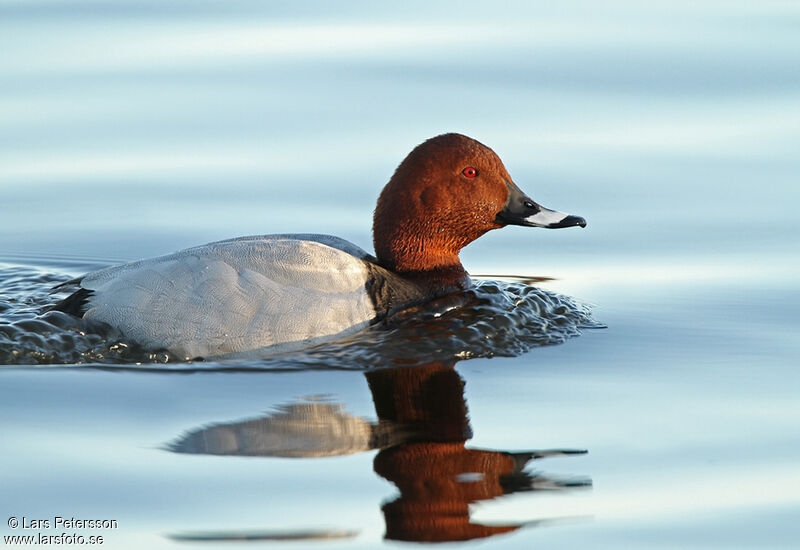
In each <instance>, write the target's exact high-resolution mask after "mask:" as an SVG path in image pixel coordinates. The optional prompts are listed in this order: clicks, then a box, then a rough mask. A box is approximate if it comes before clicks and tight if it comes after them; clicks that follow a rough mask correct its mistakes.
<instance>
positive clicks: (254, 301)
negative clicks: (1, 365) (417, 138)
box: [51, 133, 586, 360]
mask: <svg viewBox="0 0 800 550" xmlns="http://www.w3.org/2000/svg"><path fill="white" fill-rule="evenodd" d="M507 225H518V226H526V227H543V228H550V229H553V228H565V227H575V226H580V227H586V220H584V218H582V217H579V216H574V215H570V214H566V213H563V212H557V211H555V210H550V209H548V208H545V207H543V206H541V205H539V204H538V203H536V202H535V201H534V200H533V199H531V198H530V197H529V196H528V195H526V194H525V193H524V192H523V191H522V190H520V188H519V187H517V185H516V184H515V183H514V182H513V180H512V178H511V176H510V175H509V173H508V171H507V170H506V168H505V166H504V165H503V162H502V161H501V160H500V157H499V156H498V155H497V154H496V153H495V152H494V151H493V150H492V149H490V148H489V147H487V146H486V145H484V144H482V143H480V142H479V141H477V140H475V139H472V138H470V137H467V136H465V135H462V134H457V133H448V134H442V135H439V136H436V137H433V138H430V139H428V140H427V141H424V142H423V143H421V144H420V145H418V146H416V147H415V148H414V149H413V150H412V151H411V152H410V153H409V154H408V156H406V157H405V159H404V160H403V161H402V162H401V163H400V164H399V165H398V167H397V169H396V170H395V172H394V174H393V175H392V177H391V178H390V180H389V182H388V183H387V184H386V185H385V187H384V188H383V190H382V191H381V193H380V195H379V197H378V201H377V205H376V207H375V210H374V216H373V226H372V234H373V245H374V249H375V254H374V255H372V254H369V253H368V252H366V251H364V250H363V249H362V248H360V247H358V246H356V245H355V244H353V243H351V242H348V241H346V240H344V239H342V238H339V237H335V236H331V235H320V234H275V235H255V236H246V237H238V238H233V239H228V240H222V241H217V242H212V243H209V244H204V245H202V246H195V247H192V248H187V249H185V250H181V251H178V252H174V253H172V254H167V255H164V256H159V257H155V258H148V259H143V260H139V261H135V262H131V263H126V264H122V265H116V266H111V267H107V268H105V269H100V270H98V271H94V272H91V273H87V274H85V275H83V276H81V277H78V278H75V279H72V280H70V281H67V282H65V283H62V284H61V285H58V287H56V288H55V289H54V290H55V291H58V292H65V291H66V292H71V293H70V294H69V295H68V296H67V297H66V298H64V299H62V300H61V301H59V302H58V303H56V304H55V305H54V306H52V308H51V309H54V310H57V311H62V312H64V313H67V314H70V315H73V316H75V317H80V318H84V319H86V320H89V321H93V322H100V323H105V324H107V325H110V326H111V327H113V328H115V329H117V330H118V331H119V332H120V333H121V334H122V335H123V336H124V337H125V338H126V339H128V340H131V341H133V342H135V343H137V344H138V345H140V346H142V347H143V348H144V349H146V350H153V351H156V350H161V351H167V352H169V353H170V354H172V355H173V356H175V357H178V358H182V359H186V360H191V359H200V358H203V359H205V358H236V357H252V356H263V355H271V354H276V353H285V352H290V351H296V350H301V349H306V348H308V347H312V346H314V345H317V344H320V343H323V342H328V341H332V340H335V339H338V338H342V337H345V336H348V335H352V334H354V333H356V332H359V331H361V330H364V329H366V328H367V327H370V326H371V325H374V324H376V323H378V322H380V321H382V320H384V319H386V318H388V317H391V316H392V315H395V314H397V313H398V312H401V311H404V310H407V309H408V308H411V307H415V306H418V305H420V304H424V303H426V302H429V301H432V300H436V299H439V298H443V297H446V296H447V295H449V294H452V293H455V292H458V291H461V290H465V289H468V288H469V287H470V286H471V284H472V283H471V280H470V277H469V274H468V273H467V271H466V270H465V269H464V267H463V265H462V264H461V261H460V259H459V252H460V251H461V249H462V248H464V247H465V246H466V245H468V244H469V243H471V242H472V241H474V240H475V239H477V238H479V237H480V236H482V235H483V234H485V233H487V232H488V231H491V230H493V229H499V228H502V227H505V226H507Z"/></svg>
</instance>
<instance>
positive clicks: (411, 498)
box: [367, 364, 519, 542]
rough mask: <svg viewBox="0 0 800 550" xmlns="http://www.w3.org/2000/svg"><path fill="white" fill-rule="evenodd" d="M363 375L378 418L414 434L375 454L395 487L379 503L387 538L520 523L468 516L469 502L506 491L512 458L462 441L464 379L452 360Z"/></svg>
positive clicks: (485, 532)
mask: <svg viewBox="0 0 800 550" xmlns="http://www.w3.org/2000/svg"><path fill="white" fill-rule="evenodd" d="M367 379H368V381H369V386H370V389H371V390H372V395H373V399H374V400H375V409H376V410H377V412H378V416H379V417H380V419H381V420H384V421H391V422H392V423H396V424H397V425H399V426H401V427H402V428H408V430H409V433H410V434H412V436H411V437H410V438H409V439H408V440H410V442H408V443H403V444H400V445H397V446H395V447H391V448H389V449H385V450H383V451H381V452H380V453H378V455H377V456H376V457H375V464H374V466H375V472H376V473H378V474H379V475H381V476H383V477H385V478H386V479H388V480H389V481H391V482H393V483H394V484H395V485H397V488H398V489H399V490H400V497H399V498H397V499H396V500H394V501H392V502H389V503H387V504H385V505H384V506H383V514H384V517H385V519H386V538H388V539H394V540H407V541H427V542H444V541H456V540H469V539H473V538H480V537H488V536H491V535H495V534H499V533H507V532H509V531H513V530H515V529H518V528H519V525H503V526H501V525H498V526H487V525H479V524H473V523H470V521H469V520H470V518H469V504H470V503H472V502H475V501H479V500H485V499H490V498H494V497H497V496H500V495H502V494H503V493H504V491H503V488H502V487H501V485H500V477H501V476H504V475H508V474H510V473H511V472H512V471H513V469H514V461H513V459H512V458H511V456H509V455H508V454H507V453H502V452H496V451H481V450H474V449H466V448H465V447H464V443H465V441H466V440H467V439H468V438H469V437H470V436H471V432H470V428H469V421H468V419H467V407H466V404H465V402H464V393H463V390H464V382H463V380H462V379H461V377H460V376H459V375H458V373H456V371H455V370H453V368H452V365H441V364H431V365H425V366H422V367H405V368H403V367H401V368H397V369H386V370H377V371H373V372H370V373H368V374H367ZM465 474H466V475H465Z"/></svg>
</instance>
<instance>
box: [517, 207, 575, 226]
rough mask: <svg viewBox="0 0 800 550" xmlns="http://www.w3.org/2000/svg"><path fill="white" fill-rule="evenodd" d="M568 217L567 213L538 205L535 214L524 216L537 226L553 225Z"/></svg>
mask: <svg viewBox="0 0 800 550" xmlns="http://www.w3.org/2000/svg"><path fill="white" fill-rule="evenodd" d="M568 217H569V214H565V213H564V212H557V211H555V210H550V209H548V208H545V207H543V206H541V205H540V206H539V211H538V212H537V213H536V214H534V215H532V216H528V217H527V218H525V221H526V222H528V223H530V224H531V225H535V226H538V227H555V226H558V225H559V224H560V223H561V222H563V221H564V220H566V219H567V218H568Z"/></svg>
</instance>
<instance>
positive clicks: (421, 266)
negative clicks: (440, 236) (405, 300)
mask: <svg viewBox="0 0 800 550" xmlns="http://www.w3.org/2000/svg"><path fill="white" fill-rule="evenodd" d="M395 242H397V241H395ZM401 242H402V243H403V244H394V245H393V243H388V244H387V245H386V246H382V245H381V244H382V243H379V242H378V241H377V240H376V242H375V252H376V253H377V257H378V262H379V263H380V265H382V266H383V267H385V268H387V269H390V270H392V271H394V272H395V273H397V274H398V275H400V276H401V277H403V278H405V279H408V280H410V281H412V282H413V283H414V284H416V285H418V286H420V287H423V288H424V289H426V290H427V291H428V292H430V293H431V294H433V295H435V296H444V295H446V294H450V293H452V292H457V291H459V290H464V289H466V288H468V287H469V286H470V279H469V274H467V271H466V270H465V269H464V266H462V265H461V260H459V258H458V250H459V249H455V250H454V249H453V248H454V247H452V246H447V244H448V243H436V242H422V241H420V242H413V241H409V240H407V239H405V240H403V241H401Z"/></svg>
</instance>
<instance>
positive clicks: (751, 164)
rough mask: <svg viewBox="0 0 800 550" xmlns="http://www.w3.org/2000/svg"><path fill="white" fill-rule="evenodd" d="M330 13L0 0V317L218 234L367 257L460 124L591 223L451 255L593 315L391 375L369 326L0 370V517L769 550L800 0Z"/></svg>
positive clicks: (513, 232) (164, 537)
mask: <svg viewBox="0 0 800 550" xmlns="http://www.w3.org/2000/svg"><path fill="white" fill-rule="evenodd" d="M340 4H341V3H336V4H331V3H324V2H320V3H313V2H312V3H306V4H304V5H303V6H302V7H287V6H279V5H277V4H274V5H273V4H271V3H266V2H255V1H254V2H247V1H234V2H226V3H218V2H210V1H209V2H204V1H199V2H198V1H193V2H189V1H176V2H171V3H169V5H164V3H162V2H147V1H140V2H132V1H126V0H121V1H117V2H114V3H103V2H99V1H98V2H95V1H85V2H77V1H67V2H50V1H45V0H41V1H38V0H26V1H22V0H20V1H13V0H0V51H2V52H3V55H0V264H2V265H0V276H2V280H0V289H2V295H0V306H1V307H2V311H0V314H2V315H4V317H3V319H4V320H6V321H13V320H14V319H11V318H10V316H12V315H17V316H19V317H26V316H27V317H30V316H31V314H32V311H33V310H34V309H35V308H36V307H37V306H38V304H39V303H40V302H41V300H47V298H46V295H45V293H46V291H47V290H48V289H49V287H50V286H51V285H52V284H53V283H54V282H56V281H60V280H64V279H65V278H67V277H70V276H75V275H79V274H81V273H83V272H85V271H87V270H91V269H96V268H98V267H102V266H106V265H111V264H114V263H118V262H121V261H126V260H133V259H137V258H140V257H145V256H152V255H157V254H162V253H167V252H171V251H173V250H176V249H178V248H182V247H187V246H192V245H196V244H201V243H204V242H208V241H211V240H218V239H223V238H227V237H231V236H237V235H246V234H259V233H281V232H322V233H331V234H336V235H339V236H342V237H344V238H347V239H349V240H352V241H353V242H355V243H356V244H358V245H360V246H362V247H364V248H370V242H371V239H370V234H369V230H370V226H371V213H372V208H373V206H374V201H375V199H376V197H377V194H378V192H379V191H380V189H381V187H382V186H383V184H384V183H385V182H386V181H387V180H388V178H389V176H390V175H391V173H392V170H393V169H394V167H395V166H396V165H397V163H398V162H399V161H400V160H401V159H402V158H403V156H404V155H405V154H406V153H407V152H408V151H409V150H410V149H411V148H412V147H413V146H414V145H416V144H417V143H419V142H421V141H423V140H424V139H426V138H428V137H431V136H433V135H436V134H439V133H442V132H446V131H458V132H462V133H465V134H467V135H470V136H472V137H475V138H477V139H479V140H481V141H483V142H484V143H486V144H488V145H489V146H491V147H493V148H494V149H495V150H496V151H497V152H498V153H499V154H500V156H501V157H502V158H503V159H504V161H505V164H506V166H507V167H508V169H509V171H510V173H511V174H512V175H513V176H514V178H515V181H516V182H517V184H518V185H519V186H520V187H521V188H522V189H523V190H525V191H526V192H528V193H529V194H531V196H533V197H534V198H535V199H536V200H538V201H540V202H541V203H543V204H545V205H547V206H550V207H553V208H556V209H559V210H563V211H568V212H571V213H574V214H578V215H582V216H584V217H586V219H587V220H588V222H589V225H588V227H587V228H586V229H585V230H577V229H567V230H559V231H544V230H534V229H527V228H519V227H516V228H506V229H503V230H501V231H495V232H493V233H491V234H489V235H486V236H485V237H483V238H481V239H480V240H479V241H478V242H476V243H474V244H472V245H470V246H469V247H468V248H467V249H466V250H465V251H464V252H463V254H462V260H463V262H464V265H465V266H466V267H467V269H468V270H469V271H470V272H471V273H473V274H478V275H487V276H489V277H487V279H488V280H497V279H498V277H497V276H498V275H514V276H518V277H523V278H526V277H527V278H538V277H541V278H552V279H553V280H549V281H544V282H537V283H535V284H536V286H537V287H538V288H540V289H542V290H541V291H542V292H545V291H546V292H554V293H559V294H560V295H562V296H568V297H571V298H570V299H572V300H575V302H570V303H574V304H591V305H593V306H594V309H593V316H594V318H595V319H596V320H598V321H600V322H602V323H604V324H605V325H607V327H608V328H606V329H602V330H587V329H581V332H582V334H581V335H580V336H578V337H572V338H568V339H566V341H563V343H560V344H557V345H546V346H541V347H536V346H534V347H531V346H528V345H526V346H523V347H520V348H519V349H516V348H514V347H513V344H514V343H513V342H506V343H503V344H502V346H501V348H502V349H501V350H500V351H501V353H497V354H495V355H497V356H495V357H491V358H488V357H475V358H467V357H470V356H471V355H481V354H480V353H479V354H469V353H466V354H463V355H461V356H459V357H453V354H450V355H448V354H445V355H442V354H440V353H438V352H436V353H435V352H434V351H431V352H430V355H429V356H428V353H429V352H428V351H427V350H428V349H429V348H426V347H425V345H426V344H430V342H431V341H433V342H436V340H435V339H433V340H431V339H426V340H425V342H422V343H420V344H419V345H418V346H414V345H413V344H411V343H410V344H408V346H407V347H408V355H409V357H411V358H412V359H413V361H412V362H414V363H415V364H416V366H414V367H405V368H397V367H396V364H397V360H398V355H397V349H396V348H397V347H398V346H395V347H394V348H393V349H392V351H391V352H387V351H385V350H383V348H382V347H381V346H379V345H378V346H372V345H371V344H370V342H372V343H374V341H372V340H371V339H370V338H371V337H367V339H366V340H360V341H358V342H356V343H355V344H352V343H351V344H350V345H351V347H350V348H348V351H347V353H349V354H350V355H347V353H345V354H341V353H340V354H338V355H337V354H336V353H335V352H331V351H330V350H328V351H329V353H317V354H316V355H315V353H316V352H314V353H308V354H304V355H303V356H302V357H301V358H299V359H298V357H287V358H285V359H284V360H282V359H281V358H277V359H274V360H271V362H270V363H269V365H266V366H265V365H264V364H263V363H259V362H246V361H240V362H228V363H203V364H202V365H201V366H198V365H175V364H170V363H168V364H167V366H166V367H164V366H158V365H150V366H148V367H146V368H144V367H137V366H136V365H131V364H128V365H126V366H124V368H122V367H121V366H120V365H119V364H118V361H111V360H110V359H108V360H107V361H106V362H99V363H97V362H95V363H91V364H89V365H86V364H82V365H69V364H67V365H59V366H55V365H51V366H48V365H38V366H36V365H20V364H14V363H19V362H20V361H14V360H9V361H8V363H10V364H9V365H7V366H4V367H2V368H0V430H2V432H1V433H2V436H1V437H0V457H2V458H0V493H1V494H2V498H0V502H2V504H0V520H2V521H0V532H2V535H4V536H5V535H11V534H36V533H37V532H42V534H44V535H59V534H60V533H61V532H67V533H68V534H71V533H77V534H79V535H82V536H85V537H87V538H88V537H89V536H91V535H102V536H103V537H104V539H105V544H104V547H107V548H192V547H200V548H206V547H213V548H224V547H232V548H242V547H255V546H258V547H270V548H281V547H287V548H301V547H318V548H336V547H338V548H353V547H362V548H370V547H378V546H382V545H391V544H396V543H393V542H392V541H394V540H453V541H455V540H462V541H463V540H471V542H462V543H461V545H462V546H472V545H477V544H478V543H480V544H481V545H482V547H487V548H488V547H492V548H493V547H498V548H530V547H536V548H575V547H579V546H582V547H587V548H796V547H797V541H798V540H800V527H798V522H797V518H798V515H799V514H800V467H798V459H799V458H800V430H798V425H800V373H798V370H797V364H798V357H800V339H798V336H797V335H798V324H799V323H798V317H797V312H798V308H800V287H798V284H797V276H796V273H797V270H798V268H800V260H799V258H800V247H799V246H798V245H799V244H800V239H798V235H800V222H799V221H798V216H797V205H798V202H799V200H800V156H798V153H797V151H798V150H800V71H798V67H800V7H798V5H797V4H796V3H794V2H759V3H739V4H731V3H730V2H714V1H710V0H708V1H701V2H692V3H688V2H685V3H684V2H649V3H647V5H646V6H645V5H644V4H641V3H635V2H625V1H620V2H609V3H604V6H603V7H602V8H601V7H599V6H598V5H597V4H596V3H590V2H585V3H584V2H559V3H555V4H554V3H529V2H519V3H506V4H504V5H503V7H502V8H492V9H491V10H489V8H488V7H487V5H486V4H485V3H477V2H466V3H465V2H459V3H458V4H454V3H441V4H436V5H434V6H431V5H429V3H422V2H420V3H410V4H405V5H404V7H403V8H397V9H394V8H381V7H377V8H376V7H375V6H374V5H373V4H372V3H362V2H351V3H347V5H345V6H342V5H340ZM503 280H505V281H510V280H511V279H503ZM517 281H518V280H517ZM489 284H492V283H489ZM504 284H512V283H504ZM513 284H521V283H518V282H517V283H513ZM514 288H517V287H514ZM520 292H522V291H521V290H520ZM529 292H538V291H529ZM576 307H578V306H577V305H576ZM17 320H18V318H17ZM576 323H578V321H576ZM578 324H579V323H578ZM576 326H577V325H576ZM573 328H574V327H573ZM36 330H37V329H36V328H35V327H34V328H31V331H32V332H36ZM440 332H441V331H440ZM444 332H445V333H446V331H444ZM569 332H570V334H571V329H570V331H569ZM3 334H5V333H3ZM0 336H2V334H0ZM402 336H403V335H402V334H401V335H400V336H398V338H402ZM445 336H447V335H446V334H445ZM388 340H389V343H391V342H392V341H394V340H392V339H388ZM557 340H558V341H562V340H563V339H557ZM12 341H13V338H12ZM399 341H402V340H399ZM448 341H450V340H444V341H443V342H448ZM17 342H21V340H17ZM51 343H52V341H51ZM537 343H546V342H532V343H531V345H533V344H537ZM0 344H2V342H0ZM73 344H74V345H75V346H77V345H78V344H80V342H77V343H76V342H73ZM59 345H62V347H64V349H70V348H69V342H67V343H66V344H65V343H64V342H61V344H59ZM353 345H355V346H356V347H355V348H353V347H352V346H353ZM443 345H444V344H443ZM473 345H474V342H472V343H471V344H470V343H469V342H468V343H467V344H465V347H466V348H469V347H470V346H473ZM498 345H500V344H498ZM358 346H362V347H358ZM354 349H355V351H353V350H354ZM436 349H437V350H440V349H441V346H438V347H436ZM503 350H505V351H506V353H502V351H503ZM525 350H527V351H525ZM334 351H335V350H334ZM466 351H469V349H466ZM120 353H122V352H120ZM483 355H487V354H483ZM501 355H506V356H501ZM104 357H106V356H104ZM351 359H352V361H351V362H348V361H350V360H351ZM399 359H402V357H400V358H399ZM426 359H429V361H427V360H426ZM76 360H78V359H76ZM81 360H82V359H81ZM345 363H346V364H345ZM393 366H394V367H395V368H390V367H393ZM265 367H268V368H265ZM553 450H555V451H570V452H564V453H552V454H548V453H539V454H537V453H536V452H538V451H553ZM583 450H585V451H588V452H587V453H585V454H584V453H573V452H571V451H583ZM541 455H544V456H541ZM11 516H15V517H18V518H20V520H21V518H23V517H25V518H27V519H28V520H31V519H50V520H51V521H52V518H53V517H54V516H62V517H68V518H71V517H75V518H84V519H113V520H117V522H118V527H117V528H116V529H109V530H100V531H97V530H91V529H78V528H63V529H62V528H58V529H55V528H52V529H21V528H18V529H16V530H12V529H10V528H9V527H8V526H7V518H9V517H11ZM208 539H222V542H214V543H210V542H208ZM296 539H300V540H296Z"/></svg>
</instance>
